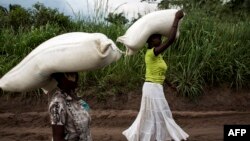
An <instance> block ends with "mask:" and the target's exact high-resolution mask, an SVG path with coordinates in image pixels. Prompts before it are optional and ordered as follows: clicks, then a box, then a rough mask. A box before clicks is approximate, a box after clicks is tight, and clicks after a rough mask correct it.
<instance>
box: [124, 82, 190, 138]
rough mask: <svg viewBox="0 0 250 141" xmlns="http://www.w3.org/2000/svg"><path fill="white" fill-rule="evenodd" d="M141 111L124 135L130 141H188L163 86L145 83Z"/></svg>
mask: <svg viewBox="0 0 250 141" xmlns="http://www.w3.org/2000/svg"><path fill="white" fill-rule="evenodd" d="M142 92H143V94H142V101H141V107H140V111H139V113H138V115H137V117H136V119H135V121H134V123H133V124H132V125H131V126H130V127H129V128H128V129H127V130H125V131H124V132H123V133H122V134H123V135H124V136H126V138H127V140H128V141H168V140H175V141H180V140H186V139H187V138H188V136H189V135H188V134H187V133H186V132H184V131H183V130H182V129H181V128H180V127H179V126H178V125H177V124H176V123H175V121H174V119H173V117H172V113H171V111H170V108H169V105H168V102H167V100H166V98H165V96H164V92H163V86H162V85H160V84H156V83H151V82H145V83H144V85H143V90H142Z"/></svg>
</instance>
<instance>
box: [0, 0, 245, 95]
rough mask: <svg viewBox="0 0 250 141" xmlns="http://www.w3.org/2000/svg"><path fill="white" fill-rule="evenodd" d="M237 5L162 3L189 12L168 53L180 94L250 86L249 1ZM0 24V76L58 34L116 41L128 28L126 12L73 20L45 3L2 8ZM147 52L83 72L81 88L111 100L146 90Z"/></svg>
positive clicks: (202, 1) (171, 76)
mask: <svg viewBox="0 0 250 141" xmlns="http://www.w3.org/2000/svg"><path fill="white" fill-rule="evenodd" d="M171 2H172V3H171ZM174 2H175V3H174ZM183 3H185V5H183ZM235 3H237V2H236V1H232V2H230V3H228V4H225V5H222V4H221V3H220V2H218V1H216V0H215V1H214V2H212V3H211V1H207V0H192V1H185V0H179V1H165V0H164V1H163V2H162V3H161V5H160V6H161V7H162V8H164V7H169V4H172V5H173V4H178V5H181V6H183V7H184V11H185V13H186V16H185V18H184V19H183V22H182V26H181V34H180V38H179V39H178V40H177V41H176V42H175V43H174V45H172V46H171V48H170V49H168V50H167V51H166V52H165V54H164V57H165V60H166V61H167V62H168V67H169V69H168V72H167V74H166V76H167V79H168V80H169V81H170V82H172V83H173V84H174V85H176V86H177V89H178V91H179V94H181V95H183V96H187V97H189V98H191V99H192V98H195V97H197V96H199V95H200V94H202V93H203V90H204V87H205V86H212V87H214V86H216V87H217V86H220V85H221V84H227V85H229V86H231V88H233V89H236V90H239V89H242V88H247V87H249V82H250V28H249V27H250V22H249V20H250V17H249V16H248V14H249V11H248V9H249V8H248V9H247V8H245V7H248V6H249V1H243V2H242V3H241V7H239V6H240V5H239V4H238V6H235ZM20 17H22V18H20ZM41 17H43V18H41ZM41 19H42V20H41ZM0 22H1V23H3V24H1V25H0V34H1V36H0V76H2V75H4V74H5V73H6V72H7V71H9V70H10V69H11V68H12V67H14V66H15V65H16V64H17V63H18V62H20V61H21V60H22V59H23V58H24V57H25V56H26V55H27V54H28V53H29V52H30V51H31V50H33V49H34V48H35V47H36V46H38V45H39V44H41V43H42V42H44V41H46V40H47V39H49V38H51V37H54V36H56V35H59V34H62V33H66V32H72V31H81V32H101V33H104V34H106V35H107V36H108V37H109V38H111V39H113V40H114V41H115V40H116V38H117V37H118V36H121V35H123V34H124V33H125V31H126V29H127V28H128V26H125V25H124V23H126V22H127V20H126V19H125V18H124V17H123V15H122V14H117V15H115V14H113V13H111V14H110V15H109V16H108V17H107V18H106V21H103V22H101V23H100V22H93V21H92V22H91V21H88V20H78V21H72V20H71V19H70V18H69V17H67V16H64V15H63V14H62V13H59V12H58V11H57V10H56V9H50V8H46V7H44V6H43V5H42V4H39V3H38V4H36V5H34V6H33V8H32V9H28V10H26V9H24V8H22V7H20V6H18V5H15V6H12V7H11V8H10V10H7V9H5V8H3V7H1V8H0ZM117 45H118V47H119V48H121V49H124V47H123V46H122V45H121V44H119V43H118V44H117ZM144 53H145V50H141V51H140V52H139V53H138V54H136V55H134V56H131V57H123V58H122V59H120V60H119V61H118V62H117V63H113V64H111V65H110V66H107V67H106V68H103V69H101V70H96V71H93V72H85V73H81V81H80V85H81V89H82V90H83V91H87V90H89V89H93V90H95V91H96V93H97V96H98V98H99V99H105V96H106V95H107V94H108V95H109V94H117V93H127V92H129V91H130V90H134V89H141V87H142V83H143V80H144V73H145V66H144Z"/></svg>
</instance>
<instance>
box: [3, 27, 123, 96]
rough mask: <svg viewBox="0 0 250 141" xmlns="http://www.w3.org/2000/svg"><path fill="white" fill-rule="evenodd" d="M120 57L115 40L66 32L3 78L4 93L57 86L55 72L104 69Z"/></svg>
mask: <svg viewBox="0 0 250 141" xmlns="http://www.w3.org/2000/svg"><path fill="white" fill-rule="evenodd" d="M120 57H121V51H120V50H119V49H118V48H117V46H116V45H115V44H114V42H113V41H112V40H110V39H109V38H107V37H106V36H105V35H104V34H101V33H84V32H73V33H66V34H62V35H59V36H56V37H54V38H51V39H49V40H48V41H45V42H44V43H42V44H41V45H39V46H38V47H37V48H35V49H34V50H33V51H32V52H31V53H30V54H28V55H27V56H26V57H25V58H24V59H23V60H22V61H21V62H20V63H19V64H18V65H16V66H15V67H14V68H13V69H12V70H10V71H9V72H8V73H6V74H5V75H4V76H3V77H2V78H1V79H0V88H2V89H3V90H5V91H14V92H21V91H29V90H33V89H37V88H42V87H44V88H45V89H49V87H54V86H53V85H55V81H53V80H52V79H51V78H50V75H51V74H52V73H55V72H80V71H89V70H95V69H99V68H102V67H105V66H107V65H109V64H111V63H112V62H115V61H117V60H118V59H119V58H120Z"/></svg>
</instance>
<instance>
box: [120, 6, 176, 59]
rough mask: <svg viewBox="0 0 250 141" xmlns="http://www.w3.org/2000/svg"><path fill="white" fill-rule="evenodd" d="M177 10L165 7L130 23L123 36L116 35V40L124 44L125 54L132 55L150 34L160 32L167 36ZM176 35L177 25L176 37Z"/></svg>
mask: <svg viewBox="0 0 250 141" xmlns="http://www.w3.org/2000/svg"><path fill="white" fill-rule="evenodd" d="M177 11H178V10H177V9H167V10H160V11H154V12H151V13H149V14H147V15H144V16H143V17H141V18H140V19H139V20H137V21H136V22H135V23H134V24H133V25H131V26H130V27H129V28H128V30H127V31H126V33H125V34H124V35H123V36H120V37H118V38H117V40H116V41H117V42H120V43H123V44H124V45H125V46H126V48H127V51H126V54H127V55H133V54H135V53H136V52H137V51H138V50H139V49H141V48H142V47H143V46H144V45H145V43H146V41H147V39H148V38H149V36H150V35H152V34H162V35H164V36H167V37H168V36H169V34H170V30H171V27H172V25H173V22H174V19H175V13H176V12H177ZM179 25H180V24H179ZM178 36H179V27H178V30H177V35H176V38H177V37H178Z"/></svg>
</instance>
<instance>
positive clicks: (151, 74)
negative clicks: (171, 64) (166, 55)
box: [145, 48, 167, 84]
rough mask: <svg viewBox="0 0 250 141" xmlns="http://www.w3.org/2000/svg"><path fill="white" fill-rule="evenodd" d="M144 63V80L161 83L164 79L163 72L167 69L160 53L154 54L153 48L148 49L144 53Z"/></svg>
mask: <svg viewBox="0 0 250 141" xmlns="http://www.w3.org/2000/svg"><path fill="white" fill-rule="evenodd" d="M145 63H146V74H145V77H146V81H150V82H153V83H158V84H163V82H164V80H165V73H166V70H167V64H166V62H165V61H164V60H163V57H162V55H161V54H159V55H158V56H155V54H154V48H152V49H148V50H147V52H146V55H145Z"/></svg>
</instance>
